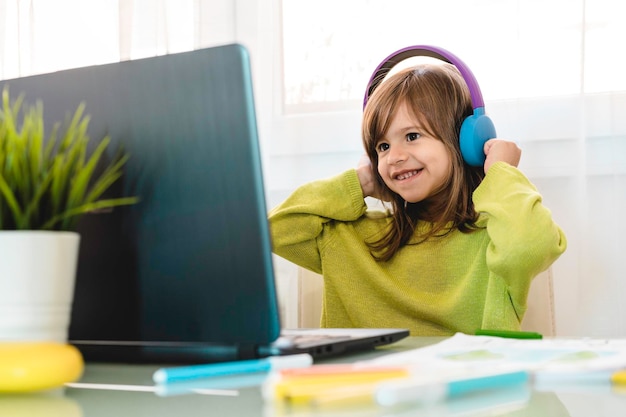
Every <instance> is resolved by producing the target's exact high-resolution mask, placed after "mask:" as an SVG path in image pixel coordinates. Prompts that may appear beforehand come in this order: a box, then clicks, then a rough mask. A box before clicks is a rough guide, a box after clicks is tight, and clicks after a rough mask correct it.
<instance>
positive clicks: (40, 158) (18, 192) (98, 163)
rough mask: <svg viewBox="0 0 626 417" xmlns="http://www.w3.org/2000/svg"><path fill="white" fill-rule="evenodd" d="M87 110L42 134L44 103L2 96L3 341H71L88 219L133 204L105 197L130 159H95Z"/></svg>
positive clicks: (99, 154)
mask: <svg viewBox="0 0 626 417" xmlns="http://www.w3.org/2000/svg"><path fill="white" fill-rule="evenodd" d="M84 109H85V106H84V104H81V105H79V106H78V108H77V109H76V111H75V112H74V113H73V115H71V117H68V120H67V121H66V122H65V123H64V124H62V123H61V122H58V123H55V125H54V126H53V127H52V129H51V131H50V133H49V134H48V135H46V133H45V132H44V118H43V104H42V103H41V102H37V103H36V105H33V106H27V105H25V103H24V100H23V96H20V97H18V98H17V99H15V100H13V101H12V100H11V98H10V95H9V91H8V89H7V88H5V89H4V90H3V91H2V103H1V105H0V340H58V341H65V340H67V330H68V328H69V319H70V309H71V305H72V298H73V294H74V282H75V272H76V265H77V260H78V250H79V241H80V236H79V234H78V233H77V232H76V231H75V227H76V223H77V221H78V220H79V219H80V217H81V216H82V215H84V214H85V213H88V212H90V211H94V210H102V209H109V208H112V207H116V206H121V205H129V204H134V203H136V202H137V201H138V199H137V198H136V197H121V198H113V199H109V198H103V194H104V193H105V191H107V190H108V189H109V188H110V186H111V185H112V184H113V183H115V182H116V181H117V180H118V179H119V178H120V177H121V176H122V173H123V171H122V168H123V167H124V164H125V163H126V161H127V159H128V155H126V154H123V153H118V155H117V156H116V157H114V158H113V159H112V160H110V161H105V160H104V158H103V155H104V154H105V151H106V149H107V147H108V146H109V144H110V138H109V137H104V138H103V139H101V140H100V141H99V142H98V143H97V144H95V146H94V148H93V151H92V152H91V153H90V152H89V149H88V145H89V143H90V138H89V136H88V134H87V128H88V124H89V116H86V115H84Z"/></svg>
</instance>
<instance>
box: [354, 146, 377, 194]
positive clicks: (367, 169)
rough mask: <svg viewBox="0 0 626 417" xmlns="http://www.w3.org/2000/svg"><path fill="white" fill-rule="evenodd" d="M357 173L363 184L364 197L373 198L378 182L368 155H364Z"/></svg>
mask: <svg viewBox="0 0 626 417" xmlns="http://www.w3.org/2000/svg"><path fill="white" fill-rule="evenodd" d="M356 173H357V175H358V177H359V181H360V182H361V190H363V197H372V196H374V194H375V193H376V180H375V179H374V175H373V174H372V163H371V162H370V159H369V158H368V157H367V155H363V156H362V157H361V159H360V160H359V164H358V165H357V167H356Z"/></svg>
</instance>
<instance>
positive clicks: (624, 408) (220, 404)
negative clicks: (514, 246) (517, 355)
mask: <svg viewBox="0 0 626 417" xmlns="http://www.w3.org/2000/svg"><path fill="white" fill-rule="evenodd" d="M439 340H441V339H440V338H407V339H405V340H402V341H400V342H397V343H395V344H393V345H391V346H387V347H384V348H378V349H376V350H375V351H369V352H363V353H359V354H353V355H350V356H344V357H339V358H334V359H332V360H326V361H324V363H343V362H353V361H357V360H364V359H372V358H375V357H378V356H380V355H384V354H387V353H390V352H400V351H403V350H407V349H413V348H416V347H420V346H425V345H428V344H431V343H434V342H437V341H439ZM157 368H158V366H156V365H128V364H100V363H90V364H87V366H86V369H85V373H84V375H83V377H82V378H81V380H80V381H79V382H78V384H77V386H75V387H74V386H73V387H67V388H64V389H63V390H59V391H58V392H54V393H46V394H32V395H23V396H3V397H0V417H5V416H6V417H8V416H11V417H16V416H26V415H28V416H35V415H36V416H40V417H46V416H64V417H79V416H80V417H98V416H116V417H121V416H133V417H136V416H175V417H187V416H213V415H214V416H220V417H230V416H232V417H248V416H261V417H270V416H299V417H305V416H318V415H319V416H345V417H349V416H359V417H370V416H371V417H374V416H381V417H382V416H386V417H391V416H398V417H400V416H403V417H408V416H413V415H428V416H457V415H464V416H479V415H480V416H484V415H507V416H508V415H511V416H532V417H541V416H550V417H559V416H573V417H574V416H581V417H582V416H584V417H589V416H623V415H626V394H620V393H616V392H614V391H612V390H611V387H610V385H608V384H607V385H602V386H597V385H595V386H577V387H575V388H567V387H562V388H559V389H558V390H555V391H554V392H538V391H534V390H527V391H524V390H523V389H520V390H516V392H515V393H508V394H506V395H505V396H504V397H503V396H499V397H493V396H491V397H489V396H476V397H473V398H466V399H463V400H458V401H454V402H450V401H449V402H446V403H443V404H440V405H438V406H436V407H433V408H431V409H428V410H422V411H423V412H424V413H425V414H423V413H421V412H420V413H419V414H416V412H417V411H418V410H416V409H415V408H413V409H410V410H408V409H406V408H405V409H398V410H395V409H393V410H389V409H382V408H377V407H374V406H366V405H363V406H358V407H356V408H352V409H348V408H340V409H327V410H302V409H299V410H284V409H278V408H276V407H273V406H272V405H270V404H267V403H266V402H264V401H263V398H262V396H261V392H260V390H259V387H258V386H250V387H247V388H239V389H234V388H229V389H220V390H219V391H217V392H213V394H211V393H210V392H208V393H204V394H190V393H185V394H180V393H179V394H172V395H166V396H163V395H159V394H157V393H155V392H154V386H153V383H152V374H153V372H154V371H155V370H156V369H157Z"/></svg>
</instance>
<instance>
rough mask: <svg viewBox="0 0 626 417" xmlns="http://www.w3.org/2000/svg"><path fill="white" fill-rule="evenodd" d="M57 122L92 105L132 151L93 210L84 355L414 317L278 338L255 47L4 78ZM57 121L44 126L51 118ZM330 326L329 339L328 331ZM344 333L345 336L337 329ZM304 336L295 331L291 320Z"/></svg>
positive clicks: (160, 358) (218, 356)
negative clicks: (102, 205) (105, 199)
mask: <svg viewBox="0 0 626 417" xmlns="http://www.w3.org/2000/svg"><path fill="white" fill-rule="evenodd" d="M5 84H8V85H9V86H10V91H11V95H12V96H14V97H16V96H17V95H18V94H23V95H24V100H25V101H26V102H27V103H34V102H35V101H37V100H41V101H42V103H43V106H44V116H45V118H46V123H51V122H52V121H59V120H64V119H65V118H66V116H67V114H69V113H72V112H73V111H74V110H75V109H76V107H77V106H78V105H79V104H80V103H81V102H83V103H85V106H86V107H85V113H86V114H89V115H90V116H91V121H90V125H89V134H90V136H91V137H92V139H100V138H102V137H104V136H105V135H109V136H110V137H111V146H109V152H110V154H109V155H107V156H106V157H109V158H110V157H112V155H113V153H114V152H115V151H116V150H117V149H119V148H120V147H122V148H123V149H124V150H125V151H127V152H128V153H129V154H130V159H129V161H128V163H127V165H126V166H125V174H124V177H123V178H122V179H121V180H120V181H119V182H118V183H116V184H115V185H114V187H112V189H111V190H110V191H109V193H108V194H107V196H116V197H119V196H130V195H136V196H139V198H140V202H139V204H136V205H134V206H126V207H118V208H115V209H114V210H112V211H110V212H97V213H92V214H89V215H87V216H86V217H85V218H84V219H83V220H81V222H80V224H79V229H78V231H79V232H80V233H81V246H80V256H79V263H78V271H77V282H76V289H75V296H74V304H73V309H72V320H71V326H70V329H69V337H70V340H71V342H72V343H74V344H75V345H76V346H78V347H79V348H80V349H81V351H82V352H83V354H84V356H85V358H86V359H87V360H105V361H106V360H114V361H133V362H135V361H151V362H164V361H166V362H197V361H203V362H210V361H221V360H233V359H238V358H241V359H244V358H250V357H256V356H260V355H268V354H282V353H299V352H302V351H306V352H309V353H312V354H314V355H316V356H321V355H332V354H339V353H342V352H345V351H347V350H350V351H351V350H355V349H367V348H373V347H374V346H378V345H381V344H388V343H392V342H394V341H396V340H399V339H401V338H403V337H405V336H407V335H408V331H406V330H403V329H379V330H377V329H369V330H367V329H357V330H356V332H339V331H338V330H336V329H334V330H332V331H330V330H329V331H324V330H309V331H304V334H305V336H306V337H304V339H302V338H301V339H300V340H301V341H304V342H305V344H303V345H302V344H297V343H295V342H293V343H292V342H290V341H289V339H287V335H286V334H285V335H283V337H280V336H281V324H280V317H279V309H278V301H277V296H276V289H275V283H274V271H273V265H272V255H271V242H270V235H269V229H268V224H267V212H266V202H265V194H264V184H263V177H262V166H261V156H260V152H259V144H258V138H257V130H256V118H255V109H254V100H253V91H252V83H251V76H250V63H249V57H248V54H247V52H246V50H245V49H244V48H242V47H241V46H238V45H225V46H220V47H214V48H207V49H203V50H197V51H192V52H184V53H178V54H171V55H166V56H160V57H153V58H146V59H140V60H135V61H127V62H120V63H114V64H106V65H98V66H93V67H87V68H78V69H72V70H65V71H60V72H56V73H51V74H43V75H36V76H31V77H24V78H20V79H15V80H8V81H3V82H0V88H2V87H3V86H4V85H5ZM50 127H51V126H50V125H48V126H47V129H50ZM320 333H331V334H332V336H333V337H334V339H332V338H331V339H332V340H331V342H330V344H327V343H326V342H325V341H323V340H321V339H320V338H318V337H314V336H318V335H319V334H320ZM339 333H341V334H339ZM290 334H291V336H289V337H290V338H294V337H295V335H294V332H290Z"/></svg>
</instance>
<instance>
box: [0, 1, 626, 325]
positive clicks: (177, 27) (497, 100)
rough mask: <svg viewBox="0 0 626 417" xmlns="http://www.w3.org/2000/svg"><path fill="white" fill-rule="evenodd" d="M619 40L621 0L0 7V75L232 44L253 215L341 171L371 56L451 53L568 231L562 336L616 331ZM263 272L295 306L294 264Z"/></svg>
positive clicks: (624, 101) (352, 157)
mask: <svg viewBox="0 0 626 417" xmlns="http://www.w3.org/2000/svg"><path fill="white" fill-rule="evenodd" d="M624 40H626V3H624V2H622V1H621V0H442V1H437V2H433V1H425V0H315V1H313V0H309V1H307V0H89V1H84V0H54V1H51V0H0V78H1V79H8V78H14V77H18V76H26V75H31V74H36V73H42V72H49V71H56V70H59V69H64V68H70V67H76V66H84V65H92V64H102V63H108V62H116V61H119V60H126V59H137V58H142V57H146V56H153V55H159V54H166V53H174V52H179V51H183V50H191V49H197V48H201V47H206V46H212V45H217V44H221V43H229V42H240V43H243V44H244V45H245V46H247V47H248V49H249V50H250V52H251V57H252V65H253V76H254V83H255V94H256V102H257V116H258V124H259V130H260V134H261V140H262V149H263V154H264V166H265V181H266V185H267V195H268V206H273V205H274V204H276V203H278V202H279V201H280V200H282V198H284V197H285V196H286V195H287V194H288V193H290V192H291V191H292V190H293V189H294V188H295V187H297V186H298V185H300V184H302V183H303V182H305V181H310V180H312V179H316V178H320V177H324V176H328V175H333V174H335V173H337V172H339V171H341V170H344V169H346V168H349V167H352V166H354V165H355V164H356V162H357V161H358V159H359V157H360V155H361V153H362V150H361V144H360V134H359V129H360V117H361V109H360V104H359V101H360V98H361V96H362V91H363V88H364V86H365V83H366V81H367V79H368V78H369V75H370V71H371V70H372V69H373V68H374V67H375V65H376V64H377V63H378V61H379V60H380V59H382V58H384V56H386V55H387V54H389V53H390V52H392V51H394V50H396V49H399V48H400V47H404V46H407V45H411V44H434V45H438V46H442V47H446V48H447V49H449V50H451V51H453V52H454V53H456V54H457V55H458V56H460V57H461V58H462V59H463V60H464V61H465V62H466V63H467V64H468V65H469V66H470V67H471V68H472V70H473V71H474V73H475V75H476V76H477V78H478V81H479V83H480V85H481V87H482V90H483V95H484V96H485V101H486V108H487V112H488V113H490V115H491V117H492V118H493V119H494V121H495V123H496V127H497V129H498V133H499V136H501V137H503V138H509V139H513V140H517V141H519V143H520V145H521V146H522V148H523V157H522V163H521V168H522V169H523V170H524V171H525V172H526V173H527V175H528V176H529V177H530V178H531V180H532V181H533V182H534V183H535V184H536V185H537V186H538V188H539V189H540V191H541V192H542V194H543V196H544V200H545V204H546V205H547V206H548V207H550V208H551V209H552V211H553V214H554V217H555V219H556V220H557V222H558V223H559V224H560V225H561V226H562V227H563V228H564V229H565V232H566V234H567V236H568V239H569V248H568V251H567V252H566V253H565V254H564V255H563V257H562V258H561V259H559V260H558V261H557V263H556V264H555V265H554V275H555V292H556V294H555V298H556V307H557V333H558V334H559V335H563V336H599V337H609V336H611V337H626V311H625V310H626V307H625V306H624V304H625V303H624V302H623V301H622V300H623V298H624V297H626V266H625V264H624V263H623V262H622V259H623V257H624V253H625V252H626V251H625V249H626V244H625V243H626V224H625V223H624V222H623V221H622V218H621V215H622V213H624V212H626V192H625V191H626V117H625V116H626V76H625V74H626V58H625V57H626V55H625V54H623V53H622V49H623V43H624ZM276 266H277V268H276V269H277V275H278V282H279V289H280V290H281V292H283V294H286V295H287V297H284V298H283V299H287V300H292V299H296V298H297V297H295V296H293V297H290V295H293V292H294V291H296V290H295V289H294V287H293V282H295V281H296V280H295V277H294V276H295V274H296V270H295V268H294V267H293V265H290V264H288V263H285V262H283V261H282V260H280V259H277V260H276ZM286 303H287V304H289V301H286ZM283 307H284V308H286V310H284V311H283V313H284V315H285V317H286V320H285V321H284V324H286V325H292V324H293V323H294V322H293V321H291V320H290V318H289V317H290V316H289V312H288V311H287V310H289V306H287V307H285V306H283ZM285 311H286V312H285Z"/></svg>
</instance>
